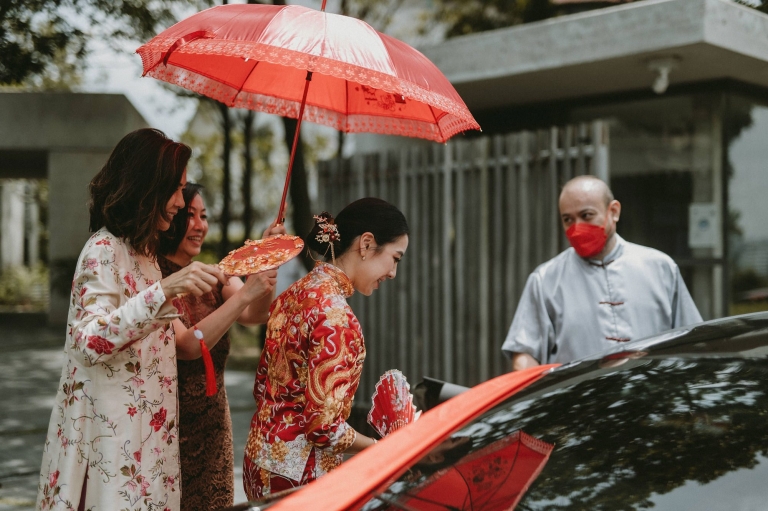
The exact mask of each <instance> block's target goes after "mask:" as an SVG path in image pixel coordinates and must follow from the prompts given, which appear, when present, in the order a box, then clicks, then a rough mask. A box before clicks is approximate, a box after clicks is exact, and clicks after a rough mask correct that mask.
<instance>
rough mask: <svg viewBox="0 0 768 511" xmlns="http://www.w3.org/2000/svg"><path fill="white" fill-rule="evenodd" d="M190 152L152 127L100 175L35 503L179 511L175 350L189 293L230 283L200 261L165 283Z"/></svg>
mask: <svg viewBox="0 0 768 511" xmlns="http://www.w3.org/2000/svg"><path fill="white" fill-rule="evenodd" d="M190 154H191V151H190V148H189V147H187V146H186V145H184V144H180V143H177V142H174V141H172V140H170V139H168V138H167V137H166V136H165V135H163V133H161V132H160V131H157V130H153V129H141V130H137V131H134V132H132V133H129V134H128V135H126V136H125V137H124V138H123V139H122V140H121V141H120V142H119V143H118V144H117V146H116V147H115V149H114V150H113V151H112V154H111V155H110V157H109V159H108V160H107V162H106V164H105V165H104V167H103V168H102V169H101V170H100V171H99V172H98V173H97V174H96V176H95V177H94V178H93V180H92V181H91V184H90V187H89V191H90V195H91V201H90V204H89V211H90V229H91V231H93V232H94V234H93V235H92V236H91V238H90V239H89V240H88V242H87V243H86V244H85V247H84V248H83V250H82V252H81V253H80V258H79V259H78V262H77V266H76V268H75V275H74V279H73V281H72V295H71V301H70V307H69V317H68V324H67V334H66V345H65V348H64V350H65V362H64V367H63V369H62V374H61V381H60V383H59V388H58V392H57V395H56V402H55V404H54V408H53V413H52V415H51V422H50V425H49V428H48V436H47V438H46V441H45V447H44V452H43V462H42V468H41V471H40V482H39V489H38V499H37V508H38V509H43V510H48V509H56V510H75V509H82V510H85V509H98V510H102V509H127V510H131V511H134V510H146V511H156V510H157V511H178V510H179V509H180V506H179V495H180V493H181V486H180V481H179V443H178V417H177V403H178V401H177V395H176V388H177V383H176V349H177V344H178V347H179V348H180V349H186V350H187V351H189V350H194V349H195V348H196V349H197V350H200V347H199V345H196V343H197V340H196V339H191V341H189V342H187V344H188V345H184V344H183V343H182V342H181V340H178V343H177V339H176V338H175V335H174V331H173V328H171V321H172V320H173V319H174V318H176V317H178V315H179V310H178V308H177V307H176V306H175V305H174V304H173V303H172V299H173V297H175V296H177V295H180V294H185V293H187V294H193V295H195V296H199V295H202V294H204V293H207V292H209V291H210V290H211V289H212V288H213V286H215V285H217V284H218V283H219V282H221V283H222V284H226V283H227V280H226V278H225V276H224V275H223V273H222V272H221V271H220V270H219V269H218V268H216V267H213V266H208V265H204V264H200V263H192V264H191V265H189V266H187V267H186V268H184V269H182V270H181V271H179V272H177V273H174V274H173V275H170V276H168V277H167V278H164V279H162V277H161V274H160V269H159V268H158V267H157V264H156V258H155V254H156V251H157V247H158V243H159V234H160V232H161V231H165V230H167V229H168V228H169V227H170V226H171V221H172V219H173V217H174V215H175V214H176V212H177V211H178V210H179V208H182V207H184V201H183V197H182V189H183V188H184V185H185V184H186V165H187V161H188V160H189V157H190Z"/></svg>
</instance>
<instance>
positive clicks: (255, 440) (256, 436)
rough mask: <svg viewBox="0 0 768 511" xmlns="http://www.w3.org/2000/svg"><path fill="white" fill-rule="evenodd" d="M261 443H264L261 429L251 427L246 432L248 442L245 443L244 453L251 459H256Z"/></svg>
mask: <svg viewBox="0 0 768 511" xmlns="http://www.w3.org/2000/svg"><path fill="white" fill-rule="evenodd" d="M262 445H264V437H263V436H262V434H261V430H259V429H258V428H251V430H250V431H249V432H248V442H246V444H245V455H246V456H248V458H250V459H251V460H255V459H258V457H259V452H261V447H262Z"/></svg>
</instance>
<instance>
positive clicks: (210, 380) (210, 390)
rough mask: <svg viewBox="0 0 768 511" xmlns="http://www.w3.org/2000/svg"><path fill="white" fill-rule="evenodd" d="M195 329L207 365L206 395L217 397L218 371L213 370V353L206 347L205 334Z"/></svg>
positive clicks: (204, 362)
mask: <svg viewBox="0 0 768 511" xmlns="http://www.w3.org/2000/svg"><path fill="white" fill-rule="evenodd" d="M193 328H194V329H195V337H196V338H197V339H198V340H199V341H200V351H201V352H202V354H203V364H204V365H205V395H206V396H209V397H210V396H214V395H216V371H214V370H213V359H212V358H211V352H210V351H208V346H206V345H205V340H204V339H203V332H201V331H200V330H199V329H198V328H197V326H195V327H193Z"/></svg>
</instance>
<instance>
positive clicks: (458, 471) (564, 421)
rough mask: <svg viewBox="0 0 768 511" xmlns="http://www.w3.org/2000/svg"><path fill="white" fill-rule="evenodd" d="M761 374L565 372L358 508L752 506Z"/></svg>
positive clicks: (758, 363)
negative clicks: (568, 374) (570, 374)
mask: <svg viewBox="0 0 768 511" xmlns="http://www.w3.org/2000/svg"><path fill="white" fill-rule="evenodd" d="M767 372H768V370H767V366H766V361H765V360H764V359H759V358H700V359H695V358H693V359H691V358H685V359H684V358H674V359H652V358H642V359H637V360H628V361H626V363H623V365H620V366H618V367H614V368H603V369H597V370H596V372H593V373H587V374H585V373H584V372H583V371H580V372H574V377H573V378H571V379H570V380H568V379H566V380H565V381H561V382H560V383H559V384H558V386H557V387H556V388H552V389H546V390H543V391H540V392H537V393H534V394H530V393H529V394H528V395H526V396H523V397H519V398H516V399H512V400H510V401H508V402H506V403H504V404H502V405H500V406H498V407H496V408H495V409H493V410H491V411H490V412H488V413H486V414H484V415H483V416H482V417H480V418H479V419H477V420H475V421H474V422H473V423H472V424H470V425H469V426H467V427H465V428H463V429H462V430H460V431H458V432H456V435H458V436H468V437H470V438H471V441H469V442H467V443H465V444H462V445H461V446H460V447H454V446H451V448H450V449H448V451H449V453H448V454H449V455H448V456H447V458H451V454H452V453H451V452H450V451H453V450H455V451H456V453H455V456H454V457H453V459H447V460H443V461H442V463H426V462H424V463H421V464H418V465H416V466H414V467H412V468H411V469H410V470H409V471H408V472H407V473H406V474H404V475H403V476H402V477H401V478H400V479H399V480H398V481H397V482H395V483H394V484H393V485H391V486H390V487H389V488H388V489H387V490H386V491H385V492H383V493H381V494H380V495H379V496H378V497H377V498H374V499H373V500H371V501H370V502H369V503H368V504H367V505H366V506H365V507H364V508H363V509H365V510H367V511H373V510H383V509H405V510H448V509H462V510H465V509H483V510H486V511H493V510H494V509H499V510H501V509H513V508H514V509H518V510H531V511H533V510H581V509H590V510H639V509H647V508H653V509H654V510H664V509H668V510H685V509H691V510H697V511H698V510H700V509H708V510H733V509H736V510H745V511H746V510H752V509H763V508H764V503H765V502H767V501H768V484H764V483H763V484H760V483H759V481H766V480H768V428H766V424H767V423H768V374H766V373H767ZM542 383H543V382H542ZM454 442H455V440H454ZM516 446H517V447H516ZM473 457H474V459H473ZM438 458H440V457H439V456H438ZM443 458H446V456H443ZM423 461H424V460H423ZM539 471H540V473H539ZM537 474H538V475H537ZM494 499H495V500H494ZM755 506H757V507H755Z"/></svg>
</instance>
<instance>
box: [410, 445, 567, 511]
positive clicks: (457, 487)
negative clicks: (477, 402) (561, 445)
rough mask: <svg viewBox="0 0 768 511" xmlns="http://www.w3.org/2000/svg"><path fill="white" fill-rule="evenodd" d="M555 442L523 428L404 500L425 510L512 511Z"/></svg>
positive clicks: (425, 484)
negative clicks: (539, 437)
mask: <svg viewBox="0 0 768 511" xmlns="http://www.w3.org/2000/svg"><path fill="white" fill-rule="evenodd" d="M553 448H554V446H553V445H552V444H548V443H546V442H542V441H541V440H538V439H536V438H534V437H532V436H530V435H528V434H526V433H525V432H523V431H515V432H514V433H512V434H511V435H509V436H507V437H505V438H502V439H501V440H498V441H496V442H494V443H492V444H490V445H488V446H486V447H484V448H482V449H480V450H479V451H476V452H474V453H472V454H469V455H468V456H466V457H465V458H464V459H462V460H461V461H459V462H458V463H457V464H455V465H454V466H452V467H451V468H449V469H448V470H441V471H439V472H437V473H436V474H435V475H434V476H433V477H432V478H430V479H428V480H427V481H426V482H425V483H424V484H423V485H421V486H420V487H419V488H417V489H416V490H415V491H413V492H410V493H409V494H406V495H403V496H402V497H401V498H400V499H399V500H400V501H401V502H402V503H403V504H404V505H405V506H407V507H408V509H418V510H419V511H445V510H446V509H460V510H461V511H478V510H482V511H506V510H512V509H514V508H515V506H516V505H517V503H518V502H519V501H520V498H521V497H522V496H523V495H524V494H525V492H526V491H527V490H528V487H529V486H530V485H531V483H532V482H533V481H534V479H536V477H537V476H538V475H539V473H540V472H541V470H542V469H543V468H544V465H545V464H546V463H547V460H548V459H549V455H550V453H551V452H552V449H553Z"/></svg>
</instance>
